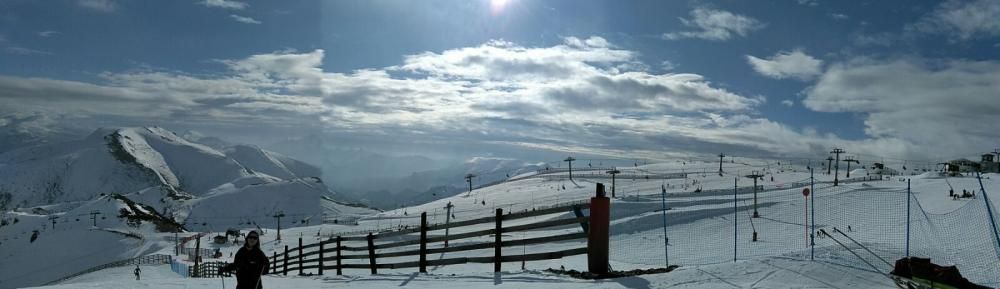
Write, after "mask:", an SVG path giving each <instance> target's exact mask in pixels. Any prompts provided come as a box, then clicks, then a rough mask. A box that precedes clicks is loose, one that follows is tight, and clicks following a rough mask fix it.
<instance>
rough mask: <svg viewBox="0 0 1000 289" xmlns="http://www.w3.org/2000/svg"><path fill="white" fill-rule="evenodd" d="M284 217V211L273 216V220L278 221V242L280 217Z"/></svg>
mask: <svg viewBox="0 0 1000 289" xmlns="http://www.w3.org/2000/svg"><path fill="white" fill-rule="evenodd" d="M284 216H285V212H284V211H282V212H278V213H277V214H274V218H275V219H277V220H278V237H277V238H278V241H281V217H284Z"/></svg>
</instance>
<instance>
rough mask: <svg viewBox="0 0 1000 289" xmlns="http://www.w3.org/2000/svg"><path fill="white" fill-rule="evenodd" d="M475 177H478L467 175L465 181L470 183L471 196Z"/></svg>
mask: <svg viewBox="0 0 1000 289" xmlns="http://www.w3.org/2000/svg"><path fill="white" fill-rule="evenodd" d="M475 177H476V175H473V174H467V175H465V181H466V182H468V183H469V194H471V193H472V178H475Z"/></svg>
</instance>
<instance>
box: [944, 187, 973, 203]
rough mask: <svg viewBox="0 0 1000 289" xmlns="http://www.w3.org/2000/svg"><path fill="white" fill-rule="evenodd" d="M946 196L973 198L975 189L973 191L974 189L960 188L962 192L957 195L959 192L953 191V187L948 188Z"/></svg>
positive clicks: (956, 198) (953, 198)
mask: <svg viewBox="0 0 1000 289" xmlns="http://www.w3.org/2000/svg"><path fill="white" fill-rule="evenodd" d="M948 196H949V197H951V199H952V200H958V199H959V198H963V199H964V198H973V199H975V198H976V191H974V190H962V194H961V195H959V194H956V193H955V189H949V190H948Z"/></svg>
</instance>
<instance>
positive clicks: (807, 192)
mask: <svg viewBox="0 0 1000 289" xmlns="http://www.w3.org/2000/svg"><path fill="white" fill-rule="evenodd" d="M802 195H803V196H806V197H808V196H809V188H805V189H802Z"/></svg>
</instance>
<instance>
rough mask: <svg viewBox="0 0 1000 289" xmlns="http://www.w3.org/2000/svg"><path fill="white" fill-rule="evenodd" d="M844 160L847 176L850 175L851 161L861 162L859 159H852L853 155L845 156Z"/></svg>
mask: <svg viewBox="0 0 1000 289" xmlns="http://www.w3.org/2000/svg"><path fill="white" fill-rule="evenodd" d="M844 162H845V163H847V178H850V177H851V163H857V164H859V165H860V164H861V161H859V160H857V159H854V157H846V158H844Z"/></svg>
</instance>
